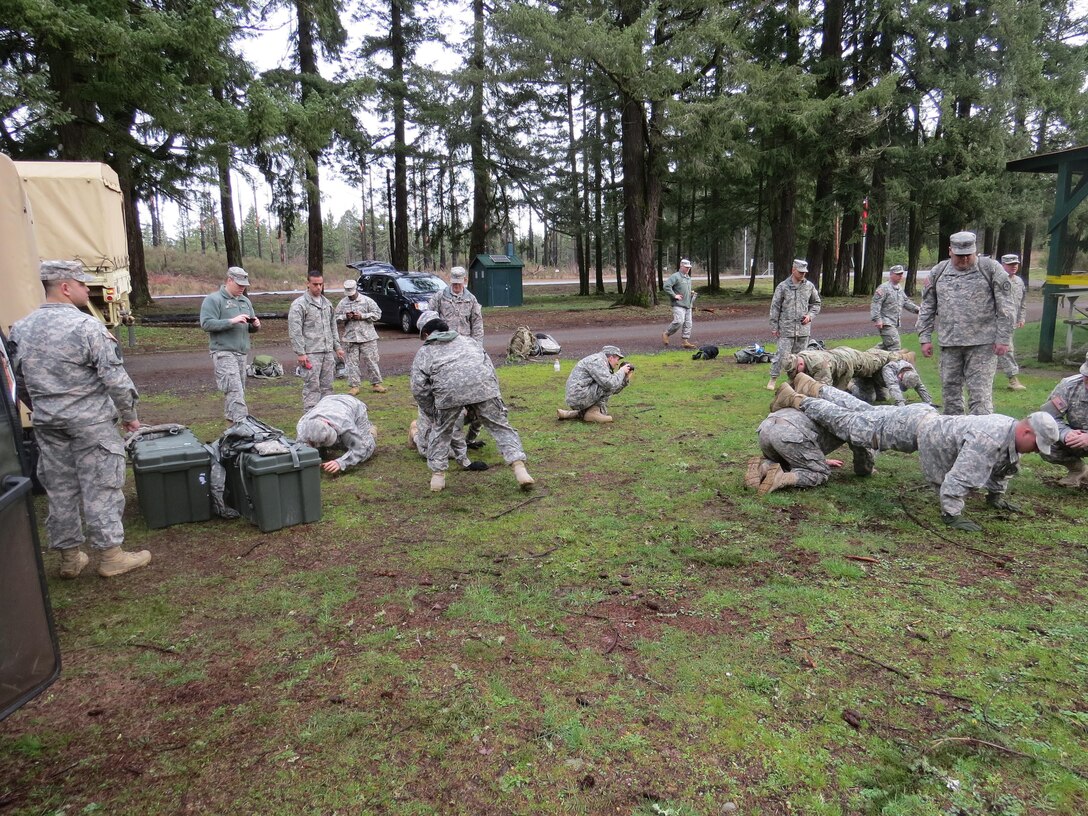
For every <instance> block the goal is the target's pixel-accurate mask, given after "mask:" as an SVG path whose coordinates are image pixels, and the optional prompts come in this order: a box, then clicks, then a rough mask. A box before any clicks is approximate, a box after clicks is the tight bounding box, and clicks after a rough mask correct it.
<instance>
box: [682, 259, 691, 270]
mask: <svg viewBox="0 0 1088 816" xmlns="http://www.w3.org/2000/svg"><path fill="white" fill-rule="evenodd" d="M680 268H681V269H691V261H689V260H688V259H687V258H684V259H683V260H682V261H680Z"/></svg>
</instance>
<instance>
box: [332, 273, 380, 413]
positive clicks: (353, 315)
mask: <svg viewBox="0 0 1088 816" xmlns="http://www.w3.org/2000/svg"><path fill="white" fill-rule="evenodd" d="M344 295H345V297H344V298H343V299H342V300H341V301H340V302H339V303H337V304H336V322H337V323H338V324H340V325H342V326H343V327H344V338H343V340H342V341H341V342H343V344H344V352H345V353H346V354H347V364H348V385H349V386H350V390H349V391H348V393H349V394H351V395H352V396H355V395H356V394H358V393H359V385H360V384H361V383H362V374H361V373H360V370H359V369H360V361H361V362H362V364H365V365H366V376H367V379H369V380H370V390H371V391H373V392H374V393H376V394H384V393H385V392H386V387H385V386H384V385H382V372H381V369H379V368H378V332H377V331H375V330H374V324H375V323H377V322H378V321H379V320H381V317H382V310H381V308H380V307H379V306H378V304H377V303H375V302H374V300H373V299H372V298H368V297H367V296H366V295H364V294H363V293H362V292H360V291H359V286H358V284H357V283H356V282H355V281H354V280H351V279H348V280H346V281H344Z"/></svg>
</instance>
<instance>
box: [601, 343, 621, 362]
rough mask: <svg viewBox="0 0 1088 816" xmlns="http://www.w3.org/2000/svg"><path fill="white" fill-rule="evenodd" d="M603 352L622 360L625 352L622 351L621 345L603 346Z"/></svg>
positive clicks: (607, 355) (605, 354) (606, 355)
mask: <svg viewBox="0 0 1088 816" xmlns="http://www.w3.org/2000/svg"><path fill="white" fill-rule="evenodd" d="M601 353H602V354H604V356H605V357H619V358H620V359H621V360H622V359H623V352H622V351H620V349H619V346H603V347H602V348H601Z"/></svg>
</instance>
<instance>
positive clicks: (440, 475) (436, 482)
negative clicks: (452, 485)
mask: <svg viewBox="0 0 1088 816" xmlns="http://www.w3.org/2000/svg"><path fill="white" fill-rule="evenodd" d="M445 487H446V472H445V471H444V470H436V471H435V472H434V473H432V474H431V492H432V493H441V492H442V491H443V490H444V489H445Z"/></svg>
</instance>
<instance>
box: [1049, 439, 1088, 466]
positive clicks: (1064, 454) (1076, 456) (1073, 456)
mask: <svg viewBox="0 0 1088 816" xmlns="http://www.w3.org/2000/svg"><path fill="white" fill-rule="evenodd" d="M1039 456H1040V457H1042V459H1043V461H1044V462H1050V464H1052V465H1065V466H1066V467H1071V466H1074V465H1076V463H1077V462H1078V461H1080V460H1083V459H1085V458H1088V450H1085V449H1084V448H1070V447H1068V446H1066V445H1063V444H1062V443H1061V442H1055V443H1054V444H1053V445H1051V447H1050V453H1043V452H1042V451H1040V452H1039Z"/></svg>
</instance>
